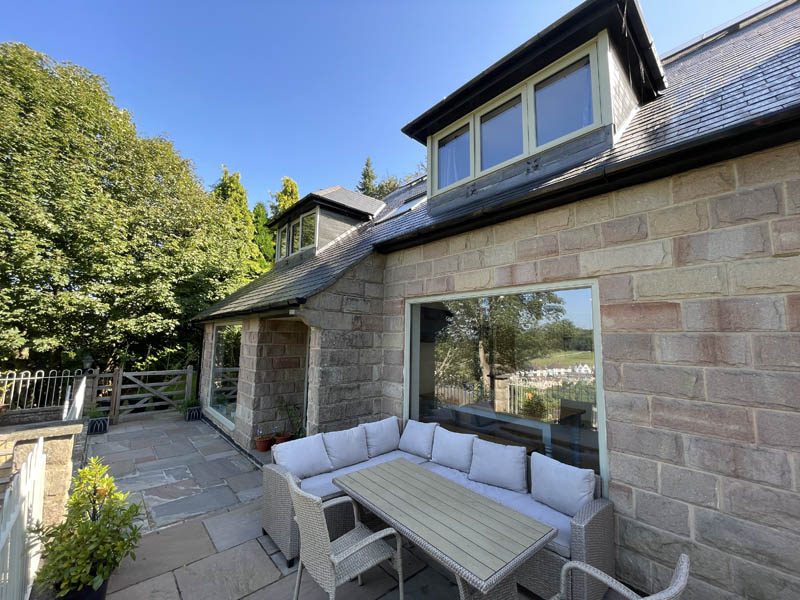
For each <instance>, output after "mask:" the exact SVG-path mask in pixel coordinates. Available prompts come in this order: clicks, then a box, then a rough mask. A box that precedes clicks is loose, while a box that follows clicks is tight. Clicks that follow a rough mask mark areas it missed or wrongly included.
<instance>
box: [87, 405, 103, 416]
mask: <svg viewBox="0 0 800 600" xmlns="http://www.w3.org/2000/svg"><path fill="white" fill-rule="evenodd" d="M86 416H87V417H89V418H90V419H100V418H102V417H106V416H108V415H107V414H106V413H104V412H103V411H102V410H100V407H99V406H97V405H96V404H93V405H92V406H91V407H89V410H87V411H86Z"/></svg>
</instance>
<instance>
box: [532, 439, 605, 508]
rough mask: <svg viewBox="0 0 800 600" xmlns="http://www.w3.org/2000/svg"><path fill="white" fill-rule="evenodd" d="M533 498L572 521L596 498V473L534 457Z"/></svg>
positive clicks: (543, 457) (536, 454)
mask: <svg viewBox="0 0 800 600" xmlns="http://www.w3.org/2000/svg"><path fill="white" fill-rule="evenodd" d="M531 496H533V499H534V500H538V501H539V502H541V503H543V504H547V506H550V507H552V508H555V509H556V510H557V511H560V512H562V513H564V514H566V515H569V516H570V517H574V516H575V514H576V513H577V512H578V511H579V510H580V509H581V507H582V506H583V505H584V504H586V503H587V502H589V501H590V500H591V499H592V498H594V471H592V470H591V469H579V468H578V467H573V466H571V465H565V464H564V463H562V462H558V461H557V460H554V459H552V458H548V457H547V456H544V455H543V454H539V453H538V452H534V453H533V454H531Z"/></svg>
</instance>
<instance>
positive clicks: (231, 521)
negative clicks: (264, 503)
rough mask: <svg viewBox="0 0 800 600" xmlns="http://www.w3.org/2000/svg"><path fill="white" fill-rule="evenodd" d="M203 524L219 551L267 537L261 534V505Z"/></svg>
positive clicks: (232, 512)
mask: <svg viewBox="0 0 800 600" xmlns="http://www.w3.org/2000/svg"><path fill="white" fill-rule="evenodd" d="M203 524H204V525H205V527H206V530H207V531H208V535H209V536H210V537H211V541H212V542H213V543H214V546H215V547H216V549H217V550H218V551H222V550H227V549H228V548H233V547H234V546H238V545H239V544H243V543H244V542H249V541H250V540H254V539H256V538H258V537H265V536H262V534H261V504H260V503H253V504H251V505H248V506H245V507H243V508H237V509H235V510H232V511H230V512H227V513H222V514H220V515H216V516H214V517H210V518H208V519H204V520H203ZM276 550H277V548H276Z"/></svg>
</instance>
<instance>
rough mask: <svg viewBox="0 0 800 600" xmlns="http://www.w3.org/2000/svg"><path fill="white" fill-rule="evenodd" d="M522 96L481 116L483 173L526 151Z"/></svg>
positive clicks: (517, 96)
mask: <svg viewBox="0 0 800 600" xmlns="http://www.w3.org/2000/svg"><path fill="white" fill-rule="evenodd" d="M524 139H525V129H524V125H523V122H522V94H517V95H516V96H514V97H513V98H511V100H508V101H506V102H503V103H502V104H501V105H500V106H498V107H497V108H494V109H492V110H490V111H489V112H487V113H485V114H483V115H481V171H485V170H486V169H489V168H491V167H494V166H496V165H499V164H500V163H504V162H506V161H507V160H510V159H512V158H515V157H517V156H520V155H521V154H522V153H523V151H524Z"/></svg>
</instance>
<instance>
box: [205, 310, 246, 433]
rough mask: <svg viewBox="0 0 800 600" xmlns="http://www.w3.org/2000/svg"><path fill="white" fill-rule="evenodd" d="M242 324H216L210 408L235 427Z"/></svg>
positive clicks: (209, 399)
mask: <svg viewBox="0 0 800 600" xmlns="http://www.w3.org/2000/svg"><path fill="white" fill-rule="evenodd" d="M241 346H242V326H241V324H239V323H229V324H226V325H217V326H216V327H214V346H213V353H214V354H213V357H212V360H211V385H210V386H209V390H210V392H209V395H210V397H209V398H208V400H207V401H208V407H209V408H210V409H211V410H213V411H214V412H215V413H216V414H217V415H219V416H220V417H222V418H223V419H224V420H225V421H226V422H227V423H228V424H229V425H230V426H231V427H232V426H233V422H234V417H235V415H236V394H237V389H238V386H239V353H240V351H241Z"/></svg>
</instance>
